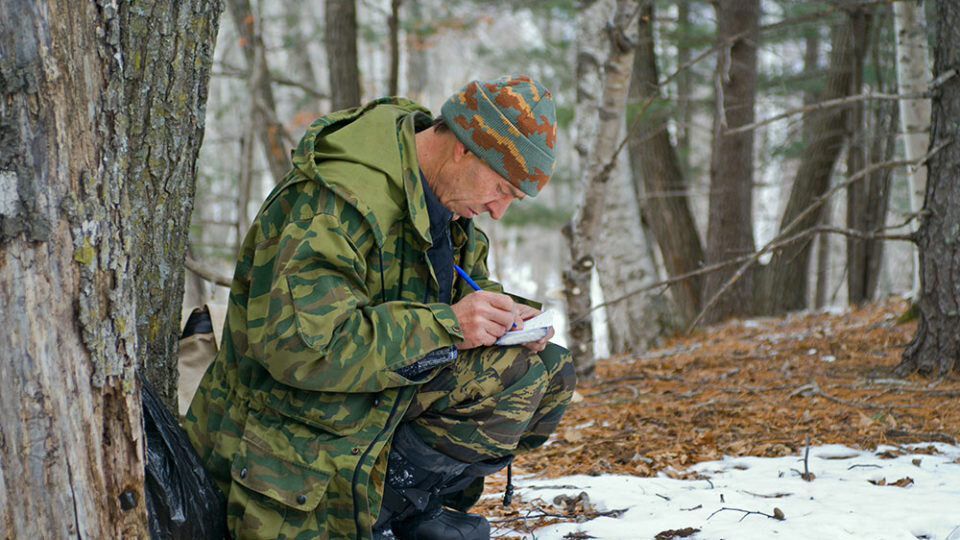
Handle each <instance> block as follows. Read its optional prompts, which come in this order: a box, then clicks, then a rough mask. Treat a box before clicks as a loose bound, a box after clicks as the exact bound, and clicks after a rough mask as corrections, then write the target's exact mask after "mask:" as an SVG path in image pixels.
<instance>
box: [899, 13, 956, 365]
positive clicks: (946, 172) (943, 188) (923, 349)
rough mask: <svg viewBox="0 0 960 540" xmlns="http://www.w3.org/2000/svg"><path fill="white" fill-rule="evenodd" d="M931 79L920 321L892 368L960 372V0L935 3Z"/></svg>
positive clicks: (920, 242)
mask: <svg viewBox="0 0 960 540" xmlns="http://www.w3.org/2000/svg"><path fill="white" fill-rule="evenodd" d="M936 20H937V39H936V43H935V45H934V47H933V59H934V60H933V78H934V80H942V79H946V77H947V76H948V75H949V74H950V73H951V72H952V74H953V76H952V77H950V78H949V79H947V80H946V82H944V83H943V84H942V85H941V86H939V87H938V88H937V89H936V91H935V93H934V96H933V100H932V105H933V107H932V116H931V141H930V144H931V146H932V147H933V148H939V147H940V146H941V145H946V146H944V147H943V148H942V149H941V150H940V151H939V152H937V153H936V154H935V155H934V156H933V157H932V158H931V159H930V160H929V162H928V168H927V192H926V196H925V198H924V210H925V212H924V215H923V217H922V218H921V221H920V230H919V231H917V244H918V247H919V251H920V282H921V286H920V296H919V300H918V301H917V306H918V307H919V311H920V323H919V325H918V326H917V333H916V335H915V336H914V338H913V341H911V342H910V345H908V346H907V349H906V350H905V351H904V353H903V358H902V360H901V362H900V365H899V366H897V371H898V372H899V373H900V374H908V373H911V372H914V371H919V372H920V373H925V374H930V375H938V376H942V375H945V374H947V373H949V372H951V371H952V372H954V373H957V372H960V333H958V332H957V328H960V232H958V231H960V182H957V176H958V175H960V139H958V137H957V134H958V133H960V75H958V70H960V2H957V1H956V0H950V1H941V2H937V18H936Z"/></svg>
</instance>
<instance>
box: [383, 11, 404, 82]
mask: <svg viewBox="0 0 960 540" xmlns="http://www.w3.org/2000/svg"><path fill="white" fill-rule="evenodd" d="M401 4H403V0H390V18H389V19H388V20H387V25H388V26H389V27H390V77H389V81H388V82H387V92H388V93H389V95H391V96H396V95H398V94H400V5H401Z"/></svg>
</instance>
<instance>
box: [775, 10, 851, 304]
mask: <svg viewBox="0 0 960 540" xmlns="http://www.w3.org/2000/svg"><path fill="white" fill-rule="evenodd" d="M851 9H854V10H855V9H857V8H851ZM830 34H831V36H830V43H831V50H830V61H829V64H828V68H827V76H826V80H825V81H824V89H823V93H822V95H821V97H822V98H823V100H824V101H827V100H831V99H838V98H841V97H844V96H847V95H848V94H849V93H850V90H851V87H852V85H851V84H850V81H851V76H852V73H853V71H852V70H853V55H854V49H855V43H854V32H853V28H852V17H851V16H846V17H845V18H844V20H843V21H842V22H840V23H839V24H837V26H835V27H834V28H833V29H832V31H831V33H830ZM809 121H810V126H811V128H810V129H811V130H812V132H813V133H816V134H817V136H816V137H815V138H813V139H812V140H810V141H807V143H806V146H805V148H804V151H803V159H802V160H801V162H800V166H799V168H798V170H797V173H796V175H795V176H794V179H793V186H792V187H791V189H790V197H789V199H788V200H787V207H786V208H785V209H784V212H783V216H782V217H781V219H780V230H781V231H782V230H783V229H784V228H785V227H787V226H788V225H790V224H791V223H793V221H794V220H795V219H796V218H797V217H799V216H800V214H801V213H803V212H804V211H805V210H806V209H807V207H809V206H810V205H811V204H812V203H813V202H814V201H815V200H816V199H817V198H818V197H820V196H821V195H823V194H824V193H825V192H826V190H827V188H828V187H829V185H830V176H831V173H832V171H833V167H834V165H835V164H836V161H837V158H838V157H839V155H840V151H841V149H842V148H843V139H844V111H843V109H842V108H831V109H824V110H820V111H815V112H812V113H811V114H810V116H809ZM822 212H823V206H820V207H819V208H818V209H816V210H814V211H812V212H809V213H807V214H806V215H805V217H804V218H803V219H802V220H800V221H799V222H798V224H797V225H796V226H794V227H793V229H792V232H794V233H797V232H800V231H804V230H807V229H810V228H812V227H813V226H814V225H816V224H817V223H819V222H820V220H821V214H822ZM810 247H811V242H810V239H809V238H806V239H803V240H800V241H797V242H794V243H792V244H790V245H788V246H785V247H784V248H782V249H780V250H777V251H776V252H775V253H774V254H773V258H772V260H771V261H770V264H769V265H768V266H767V267H765V268H764V269H763V271H764V273H765V274H767V276H768V277H767V279H763V280H762V282H763V286H762V287H758V294H760V297H759V298H758V308H759V309H760V311H761V312H762V313H767V314H774V313H782V312H784V311H791V310H797V309H802V308H803V307H805V306H806V302H807V290H808V277H809V276H808V268H809V262H810Z"/></svg>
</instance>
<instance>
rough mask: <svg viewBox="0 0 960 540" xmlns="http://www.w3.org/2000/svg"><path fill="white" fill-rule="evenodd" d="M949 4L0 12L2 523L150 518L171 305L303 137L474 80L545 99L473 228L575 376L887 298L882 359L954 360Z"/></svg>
mask: <svg viewBox="0 0 960 540" xmlns="http://www.w3.org/2000/svg"><path fill="white" fill-rule="evenodd" d="M958 10H960V7H958V2H956V1H947V0H941V1H939V2H933V1H928V2H925V3H921V2H916V1H912V0H909V1H902V2H889V1H876V2H874V1H858V2H850V1H825V2H806V1H804V2H800V1H787V0H779V1H778V0H763V1H760V0H750V1H733V0H720V1H718V2H713V3H707V2H694V1H689V2H659V1H658V2H641V1H627V0H596V1H592V2H590V1H583V2H579V3H575V2H573V1H571V0H560V1H532V0H530V1H514V2H501V1H485V2H471V1H465V0H453V1H444V2H441V1H439V0H390V1H388V0H366V1H356V0H327V1H326V2H323V3H319V2H307V1H305V0H291V1H288V2H270V1H265V0H264V1H259V2H258V1H251V0H226V1H225V2H218V1H216V0H178V1H174V2H158V1H155V0H139V1H131V2H113V1H111V0H97V1H88V2H81V3H79V5H77V4H75V3H67V2H62V1H53V0H50V1H42V2H35V1H34V0H2V1H0V97H2V100H0V301H2V306H3V309H2V312H0V325H2V326H3V328H6V329H9V330H7V331H5V333H4V334H3V335H0V355H2V356H3V362H2V364H0V369H2V370H3V373H2V376H0V405H2V409H0V413H2V417H3V419H4V420H3V425H2V431H0V456H2V458H3V460H2V471H0V472H2V474H0V527H2V530H3V531H4V536H10V535H12V536H15V537H20V536H23V537H42V536H45V534H46V533H47V532H49V531H55V532H56V534H55V536H57V537H63V536H75V535H82V536H94V537H101V536H103V537H115V536H118V535H141V536H143V535H144V531H145V529H144V527H145V520H144V515H145V514H144V510H143V504H142V501H143V492H142V485H143V468H142V463H143V444H142V436H141V434H140V431H139V426H140V409H139V399H138V395H137V393H136V390H137V388H138V384H139V383H138V381H137V374H138V373H140V374H142V375H143V376H144V377H146V378H147V379H148V380H149V381H151V382H152V383H153V385H154V386H155V387H156V388H157V390H158V391H159V392H160V393H161V395H162V396H163V397H164V398H165V399H166V400H167V403H168V404H170V405H171V408H173V407H174V406H175V405H174V404H175V401H176V391H175V390H176V381H177V373H176V341H177V338H178V336H179V332H180V325H181V306H185V307H186V308H187V309H189V308H192V307H194V306H197V305H201V304H204V303H222V302H224V301H225V296H226V289H225V288H224V287H223V285H224V284H225V283H228V282H229V276H230V275H231V274H232V268H233V259H234V256H235V254H236V250H237V246H238V245H239V242H240V240H241V239H242V237H243V234H244V233H245V231H246V228H247V226H248V224H249V222H250V220H251V218H252V217H253V216H254V215H255V212H256V210H257V208H258V206H259V204H260V202H261V201H262V199H263V197H264V196H265V195H266V193H268V192H269V191H270V189H271V188H272V186H273V185H274V184H275V183H276V182H277V181H279V180H280V179H281V178H282V176H283V175H284V174H285V173H286V169H287V167H288V159H289V150H290V149H291V148H292V147H293V146H294V145H295V142H296V140H297V139H298V138H299V137H300V135H301V133H302V131H303V129H304V128H305V127H306V126H307V125H308V124H309V123H310V122H311V121H312V120H313V119H315V118H316V117H318V116H320V115H322V114H324V113H326V112H330V111H332V110H336V109H339V108H342V107H349V106H353V105H358V104H360V103H361V102H363V101H366V100H368V99H372V98H375V97H379V96H382V95H394V94H400V95H405V96H409V97H411V98H413V99H415V100H418V101H420V102H421V103H423V104H425V105H426V106H428V107H430V108H431V109H433V110H434V111H437V110H439V106H440V104H441V103H442V102H443V100H444V99H446V98H447V97H448V96H449V95H450V94H451V93H452V92H454V91H455V90H457V89H458V88H459V87H460V86H462V85H463V84H464V83H465V82H467V81H468V80H471V79H475V78H480V79H484V78H493V77H497V76H500V75H502V74H504V73H525V74H529V75H532V76H535V77H537V78H539V79H540V80H541V81H543V82H544V84H545V85H546V86H547V87H548V88H550V89H551V91H552V93H553V94H554V96H555V98H556V100H557V103H558V106H559V110H558V118H559V119H560V134H559V137H558V140H559V144H560V153H559V154H560V163H559V166H558V170H557V173H556V174H555V176H554V179H553V181H552V182H551V186H552V187H551V188H550V189H548V190H546V191H545V192H544V193H543V194H542V195H541V196H540V197H538V198H537V200H536V201H535V202H534V201H530V202H526V201H525V202H523V203H519V204H517V205H515V206H514V208H512V209H511V211H510V213H508V215H507V217H506V218H505V219H504V220H502V221H501V222H492V221H490V220H483V223H481V226H482V227H483V228H485V230H487V232H488V233H489V234H490V236H491V238H492V241H493V244H492V254H491V256H492V262H493V265H492V268H493V271H494V274H495V277H496V278H497V279H499V280H500V281H502V282H503V283H504V284H505V286H506V287H507V289H508V290H512V291H515V292H517V293H519V294H522V295H524V296H528V297H533V298H540V299H544V300H545V301H546V303H547V305H548V307H551V308H553V309H556V310H558V311H560V312H561V313H564V314H565V315H566V317H565V320H563V321H560V322H559V323H558V327H559V330H560V331H561V335H562V339H563V341H564V342H566V344H567V345H568V346H569V347H570V348H571V349H572V350H574V352H575V353H576V356H577V365H578V370H579V371H580V373H581V374H582V375H585V376H587V375H589V374H590V373H591V371H592V369H593V363H594V358H596V356H597V355H603V356H606V355H611V354H629V353H636V352H638V351H642V350H643V349H645V348H647V347H649V346H651V345H653V344H655V343H656V342H657V339H658V337H659V336H662V335H665V334H669V333H673V332H677V331H687V330H689V329H692V328H695V327H697V326H701V325H705V324H710V323H714V322H718V321H722V320H724V319H725V318H728V317H734V316H736V317H743V316H761V315H776V314H781V313H784V312H786V311H792V310H799V309H808V308H814V309H821V308H826V307H829V306H835V307H843V306H845V305H848V304H858V303H862V302H867V301H870V300H872V299H876V298H879V297H882V296H885V295H889V294H900V293H907V292H912V293H913V294H914V297H915V299H916V300H917V306H918V313H919V316H920V324H919V329H918V333H917V336H916V338H915V340H914V342H913V343H912V344H911V346H910V347H909V348H908V349H907V351H906V353H905V354H904V359H903V363H902V365H901V368H902V369H901V372H902V373H910V372H915V371H920V372H922V373H930V374H934V375H937V374H941V375H942V374H944V373H947V372H949V371H951V370H958V369H960V337H958V335H957V332H956V328H958V322H960V321H958V318H960V309H958V296H960V293H958V291H960V255H958V249H957V242H958V237H960V234H958V233H957V231H958V230H960V185H958V183H957V182H956V181H955V180H956V175H957V172H958V165H957V164H958V162H960V144H958V143H957V142H956V141H954V140H953V139H954V138H955V137H956V134H957V133H958V132H960V130H958V126H957V122H958V120H957V119H958V118H960V81H958V78H957V77H956V74H957V69H958V67H960V51H958V47H960V45H958V44H960V35H958V32H960V31H958V30H957V29H958V28H960V24H958V22H960V11H958ZM221 13H222V14H223V16H221ZM927 21H930V23H929V24H928V22H927ZM218 29H219V33H218ZM931 119H932V120H933V129H931V128H930V125H931ZM201 139H202V146H201V145H200V142H201ZM928 172H929V179H928V178H927V176H928ZM188 224H189V226H188ZM915 231H916V232H915ZM914 241H918V242H919V245H920V246H921V249H919V250H917V249H916V244H915V243H914ZM184 265H186V267H187V268H190V269H191V270H190V271H187V272H184ZM181 301H182V303H181ZM24 492H25V493H30V494H31V496H29V497H23V496H22V493H24Z"/></svg>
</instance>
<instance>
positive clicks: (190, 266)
mask: <svg viewBox="0 0 960 540" xmlns="http://www.w3.org/2000/svg"><path fill="white" fill-rule="evenodd" d="M183 266H184V267H185V268H186V269H187V270H189V271H191V272H193V273H194V274H196V275H198V276H200V277H201V278H203V279H205V280H207V281H209V282H210V283H213V284H215V285H220V286H222V287H230V284H231V283H232V282H233V280H231V279H230V278H228V277H226V276H223V275H221V274H220V273H219V272H217V271H216V270H214V269H213V268H212V267H210V266H209V265H206V264H204V263H201V262H199V261H197V260H195V259H194V258H193V257H191V256H190V255H187V256H186V258H185V259H184V260H183Z"/></svg>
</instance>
